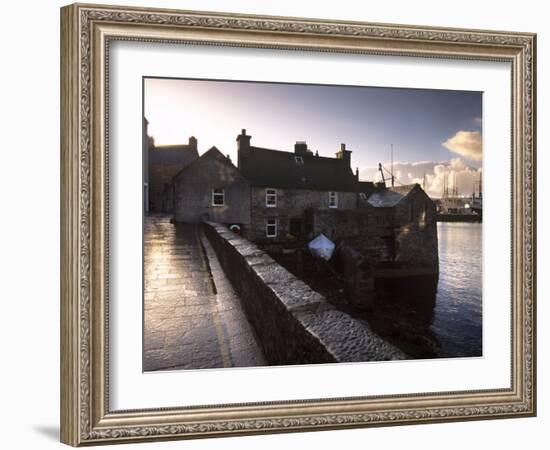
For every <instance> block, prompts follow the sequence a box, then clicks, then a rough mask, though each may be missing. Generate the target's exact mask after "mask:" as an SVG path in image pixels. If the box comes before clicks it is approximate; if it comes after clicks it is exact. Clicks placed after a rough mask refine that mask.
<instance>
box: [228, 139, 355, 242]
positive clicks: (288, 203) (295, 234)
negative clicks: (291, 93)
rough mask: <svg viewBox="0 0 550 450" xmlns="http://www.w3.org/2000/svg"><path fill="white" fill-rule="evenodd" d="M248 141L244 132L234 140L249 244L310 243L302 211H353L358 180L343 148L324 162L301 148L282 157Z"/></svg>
mask: <svg viewBox="0 0 550 450" xmlns="http://www.w3.org/2000/svg"><path fill="white" fill-rule="evenodd" d="M250 141H251V136H249V135H247V134H246V130H242V132H241V134H240V135H239V136H238V137H237V150H238V168H239V170H240V172H241V173H242V175H243V176H244V177H245V178H246V179H247V180H248V181H249V182H250V213H251V217H250V227H249V229H248V233H247V236H248V238H249V239H251V240H253V241H255V242H257V243H270V244H271V243H277V242H285V241H289V240H295V239H299V238H304V237H308V236H309V235H311V233H312V231H313V230H312V229H311V227H310V226H309V224H308V223H307V221H306V218H305V216H304V211H305V210H307V209H309V208H315V209H320V210H340V209H344V210H347V209H352V210H353V209H356V208H357V188H358V176H357V175H355V174H354V173H353V171H352V169H351V151H350V150H347V149H346V147H345V144H342V145H341V149H340V151H339V152H337V153H336V157H335V158H327V157H323V156H319V155H318V153H315V154H314V153H313V152H312V151H311V150H310V149H308V147H307V144H306V143H305V142H297V143H296V145H295V146H294V152H286V151H280V150H273V149H267V148H262V147H256V146H253V145H251V142H250Z"/></svg>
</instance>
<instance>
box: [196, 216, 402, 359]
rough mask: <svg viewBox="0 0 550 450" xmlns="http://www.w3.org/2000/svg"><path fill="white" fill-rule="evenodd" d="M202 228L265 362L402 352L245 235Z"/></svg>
mask: <svg viewBox="0 0 550 450" xmlns="http://www.w3.org/2000/svg"><path fill="white" fill-rule="evenodd" d="M204 229H205V234H206V236H207V237H208V239H209V240H210V242H211V244H212V247H213V248H214V250H215V251H216V254H217V256H218V259H219V260H220V263H221V265H222V267H223V269H224V271H225V272H226V275H227V277H228V279H229V280H230V281H231V283H232V285H233V287H234V288H235V290H236V291H237V293H238V294H239V296H240V298H241V301H242V303H243V307H244V310H245V311H246V314H247V316H248V319H249V321H250V323H251V324H252V326H253V327H254V329H255V331H256V333H257V335H258V337H259V340H260V342H261V345H262V348H263V353H264V355H265V357H266V359H267V360H268V362H269V363H270V364H274V365H275V364H311V363H328V362H344V361H346V362H353V361H356V362H358V361H383V360H393V359H405V358H407V356H406V355H405V354H403V353H402V352H401V351H400V350H398V349H396V348H395V347H393V346H392V345H390V344H388V343H387V342H386V341H384V340H383V339H382V338H380V337H379V336H378V335H377V334H375V333H374V332H373V331H372V330H371V329H370V327H369V325H368V324H367V323H366V322H364V321H359V320H356V319H353V318H352V317H351V316H349V315H348V314H346V313H344V312H341V311H339V310H337V309H336V308H335V307H333V306H332V305H331V304H330V303H328V301H327V300H326V299H325V297H323V296H322V295H321V294H319V293H317V292H315V291H313V290H312V289H311V288H310V287H309V286H307V285H306V284H305V283H304V282H302V281H301V280H299V279H297V278H296V277H294V276H293V275H292V274H291V273H290V272H288V271H287V270H286V269H284V268H283V267H281V266H280V265H279V264H277V263H276V262H275V261H274V260H273V259H272V258H271V257H270V256H269V255H267V254H266V253H265V252H263V251H261V250H259V249H258V247H257V246H256V245H254V244H253V243H251V242H250V241H248V240H246V239H244V238H242V237H239V236H237V235H235V234H233V233H231V232H230V231H229V230H228V229H227V228H226V227H225V226H223V225H221V224H217V223H213V222H205V223H204Z"/></svg>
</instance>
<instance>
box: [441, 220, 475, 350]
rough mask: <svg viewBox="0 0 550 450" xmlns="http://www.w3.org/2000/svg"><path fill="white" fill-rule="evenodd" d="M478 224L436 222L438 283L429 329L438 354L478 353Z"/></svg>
mask: <svg viewBox="0 0 550 450" xmlns="http://www.w3.org/2000/svg"><path fill="white" fill-rule="evenodd" d="M481 230H482V225H481V224H479V223H439V224H438V230H437V231H438V236H439V264H440V266H439V270H440V272H439V283H438V287H437V300H436V305H435V309H434V317H433V322H432V326H431V331H432V332H433V333H434V335H435V336H436V337H437V339H438V340H439V342H440V344H441V355H440V356H442V357H446V356H454V357H456V356H481V355H482V241H481V234H482V233H481Z"/></svg>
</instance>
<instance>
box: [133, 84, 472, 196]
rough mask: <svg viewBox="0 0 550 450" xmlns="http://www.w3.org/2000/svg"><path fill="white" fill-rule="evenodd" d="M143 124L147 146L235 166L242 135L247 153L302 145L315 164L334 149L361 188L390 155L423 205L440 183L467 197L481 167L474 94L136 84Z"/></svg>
mask: <svg viewBox="0 0 550 450" xmlns="http://www.w3.org/2000/svg"><path fill="white" fill-rule="evenodd" d="M144 114H145V117H146V118H147V119H148V120H149V134H150V135H151V136H153V137H154V138H155V142H156V144H157V145H163V144H180V143H186V142H187V140H188V138H189V136H192V135H193V136H195V137H196V138H197V139H198V143H199V153H204V152H205V151H207V150H208V149H209V148H210V147H212V146H214V145H215V146H216V147H218V148H219V149H220V150H221V151H222V152H223V153H226V154H229V155H230V156H231V158H232V159H233V161H235V162H236V161H237V157H236V156H237V149H236V142H235V138H236V137H237V135H238V134H239V132H240V130H241V129H242V128H246V130H247V132H248V134H250V135H251V136H252V144H253V145H257V146H260V147H267V148H273V149H279V150H286V151H293V149H294V143H295V142H296V141H307V143H308V146H309V148H310V149H312V150H314V151H318V152H319V154H320V155H322V156H334V153H335V152H336V151H337V150H338V148H339V146H340V143H342V142H345V143H346V146H347V148H349V149H350V150H352V151H353V153H352V167H353V169H354V170H355V168H356V167H358V168H359V170H360V176H361V178H362V179H364V180H372V179H378V178H379V174H378V172H377V170H376V169H377V166H378V163H379V162H381V163H382V164H383V165H384V166H386V167H388V168H389V160H390V148H391V145H392V144H393V148H394V173H395V175H396V177H397V180H398V182H400V183H403V184H407V183H411V182H420V183H422V180H423V179H424V174H426V189H427V191H428V193H429V194H430V195H432V196H436V197H437V196H440V195H441V193H442V191H443V180H444V178H445V177H444V175H445V174H447V173H449V174H451V175H450V176H449V177H448V179H449V180H453V179H456V180H457V184H458V187H459V193H460V194H463V195H470V194H471V192H472V187H473V184H474V182H475V181H476V180H478V179H479V171H480V170H481V169H480V168H481V165H482V149H481V142H482V135H481V128H482V121H481V117H482V94H481V93H480V92H466V91H442V90H426V89H393V88H371V87H362V86H361V87H359V86H323V85H300V84H277V83H251V82H226V81H201V80H174V79H152V78H147V79H145V80H144Z"/></svg>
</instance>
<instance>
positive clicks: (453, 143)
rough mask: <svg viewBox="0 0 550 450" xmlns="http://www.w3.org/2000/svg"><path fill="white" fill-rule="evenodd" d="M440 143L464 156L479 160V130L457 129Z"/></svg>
mask: <svg viewBox="0 0 550 450" xmlns="http://www.w3.org/2000/svg"><path fill="white" fill-rule="evenodd" d="M442 145H443V146H444V147H446V148H447V149H449V150H450V151H451V152H453V153H457V154H459V155H461V156H464V157H465V158H469V159H473V160H474V161H481V133H480V132H479V131H463V130H461V131H458V132H457V133H456V134H455V135H454V136H453V137H450V138H449V139H447V140H446V141H445V142H443V144H442Z"/></svg>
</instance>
